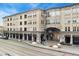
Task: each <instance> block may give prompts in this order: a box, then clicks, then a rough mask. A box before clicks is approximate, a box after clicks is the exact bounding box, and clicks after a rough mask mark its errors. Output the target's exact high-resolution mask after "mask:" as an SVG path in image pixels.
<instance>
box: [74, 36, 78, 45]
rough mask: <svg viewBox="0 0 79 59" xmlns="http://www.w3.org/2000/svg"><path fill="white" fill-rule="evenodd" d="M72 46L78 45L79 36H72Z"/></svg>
mask: <svg viewBox="0 0 79 59" xmlns="http://www.w3.org/2000/svg"><path fill="white" fill-rule="evenodd" d="M73 44H76V45H79V36H73Z"/></svg>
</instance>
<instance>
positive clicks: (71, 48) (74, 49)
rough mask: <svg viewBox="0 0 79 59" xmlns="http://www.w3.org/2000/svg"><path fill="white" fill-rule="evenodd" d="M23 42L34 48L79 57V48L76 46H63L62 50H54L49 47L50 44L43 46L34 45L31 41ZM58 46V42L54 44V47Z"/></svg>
mask: <svg viewBox="0 0 79 59" xmlns="http://www.w3.org/2000/svg"><path fill="white" fill-rule="evenodd" d="M23 42H25V43H26V44H28V45H31V46H34V47H38V48H43V49H48V50H53V51H58V52H62V53H69V54H73V55H77V56H79V46H76V45H73V46H67V45H61V48H53V47H49V45H48V44H49V43H48V44H47V45H42V44H32V42H30V41H23ZM51 43H52V42H51ZM56 44H57V42H54V43H53V45H56Z"/></svg>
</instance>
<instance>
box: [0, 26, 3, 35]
mask: <svg viewBox="0 0 79 59" xmlns="http://www.w3.org/2000/svg"><path fill="white" fill-rule="evenodd" d="M0 35H3V26H0Z"/></svg>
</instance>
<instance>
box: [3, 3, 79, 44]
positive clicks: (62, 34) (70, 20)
mask: <svg viewBox="0 0 79 59" xmlns="http://www.w3.org/2000/svg"><path fill="white" fill-rule="evenodd" d="M3 19H4V21H3V24H4V35H6V36H8V37H9V38H10V39H16V40H18V39H20V40H29V41H35V42H38V43H41V42H42V41H44V40H47V41H48V40H50V41H52V40H55V41H59V42H64V43H66V44H79V4H73V5H71V6H65V7H61V8H50V9H47V10H40V9H35V10H29V11H26V12H24V13H19V14H14V15H11V16H5V17H3Z"/></svg>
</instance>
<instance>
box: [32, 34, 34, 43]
mask: <svg viewBox="0 0 79 59" xmlns="http://www.w3.org/2000/svg"><path fill="white" fill-rule="evenodd" d="M33 41H34V37H33V34H32V42H33Z"/></svg>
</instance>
